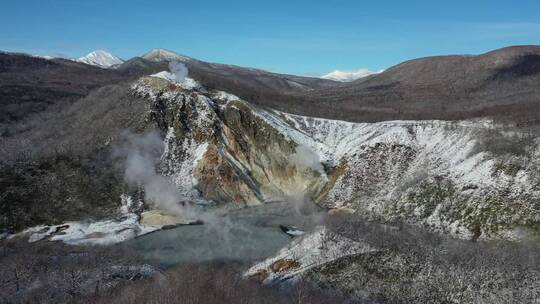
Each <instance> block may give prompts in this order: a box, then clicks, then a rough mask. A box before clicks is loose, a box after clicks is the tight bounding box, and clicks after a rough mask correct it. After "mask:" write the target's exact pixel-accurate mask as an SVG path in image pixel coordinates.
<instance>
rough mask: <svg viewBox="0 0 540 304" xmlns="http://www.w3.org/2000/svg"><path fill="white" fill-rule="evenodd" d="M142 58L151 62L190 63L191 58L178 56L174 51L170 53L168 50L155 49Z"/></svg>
mask: <svg viewBox="0 0 540 304" xmlns="http://www.w3.org/2000/svg"><path fill="white" fill-rule="evenodd" d="M142 58H144V59H146V60H150V61H156V62H159V61H172V60H177V61H190V60H191V58H189V57H186V56H183V55H180V54H177V53H175V52H173V51H169V50H166V49H153V50H151V51H150V52H148V53H146V54H144V55H143V56H142Z"/></svg>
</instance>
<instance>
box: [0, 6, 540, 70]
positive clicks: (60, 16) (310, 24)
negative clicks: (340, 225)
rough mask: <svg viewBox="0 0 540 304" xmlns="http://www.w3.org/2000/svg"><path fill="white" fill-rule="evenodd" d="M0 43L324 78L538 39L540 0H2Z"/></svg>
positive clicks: (11, 48) (40, 51)
mask: <svg viewBox="0 0 540 304" xmlns="http://www.w3.org/2000/svg"><path fill="white" fill-rule="evenodd" d="M2 2H3V3H2V5H1V11H0V28H1V30H0V49H1V50H8V51H22V52H28V53H33V54H43V55H63V56H68V57H79V56H81V55H84V54H86V53H88V52H90V51H92V50H94V49H105V50H107V51H110V52H112V53H113V54H116V55H118V56H120V57H122V58H130V57H132V56H137V55H141V54H143V53H144V52H146V51H148V50H149V49H151V48H156V47H161V48H167V49H171V50H174V51H176V52H178V53H181V54H185V55H188V56H192V57H195V58H198V59H202V60H207V61H212V62H221V63H230V64H238V65H242V66H251V67H259V68H263V69H267V70H271V71H277V72H287V73H295V74H303V75H320V74H323V73H326V72H329V71H331V70H334V69H342V70H351V69H358V68H369V69H371V70H379V69H383V68H387V67H389V66H392V65H394V64H397V63H399V62H402V61H404V60H407V59H412V58H417V57H422V56H429V55H442V54H478V53H482V52H485V51H488V50H491V49H495V48H499V47H503V46H508V45H516V44H540V1H538V0H536V1H532V0H524V1H519V2H518V1H508V0H506V1H497V0H495V1H494V0H492V1H483V0H475V1H472V0H469V1H461V0H454V1H436V0H431V1H428V0H409V1H374V0H373V1H324V2H323V1H320V2H316V1H314V0H297V1H296V0H289V1H270V0H268V1H255V0H252V1H234V0H231V1H225V0H223V1H203V0H199V1H151V0H144V1H141V0H130V1H127V0H126V1H113V0H109V1H105V0H91V1H80V0H69V1H68V0H34V1H29V0H18V1H2Z"/></svg>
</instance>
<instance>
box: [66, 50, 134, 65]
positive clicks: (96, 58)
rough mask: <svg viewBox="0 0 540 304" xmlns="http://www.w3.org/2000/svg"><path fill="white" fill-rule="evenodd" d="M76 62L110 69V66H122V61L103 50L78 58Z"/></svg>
mask: <svg viewBox="0 0 540 304" xmlns="http://www.w3.org/2000/svg"><path fill="white" fill-rule="evenodd" d="M76 61H78V62H82V63H86V64H90V65H95V66H98V67H102V68H110V67H111V66H114V65H118V64H122V63H123V62H124V60H122V59H120V58H118V57H116V56H114V55H113V54H111V53H109V52H106V51H103V50H96V51H93V52H91V53H89V54H88V55H86V56H83V57H80V58H78V59H77V60H76Z"/></svg>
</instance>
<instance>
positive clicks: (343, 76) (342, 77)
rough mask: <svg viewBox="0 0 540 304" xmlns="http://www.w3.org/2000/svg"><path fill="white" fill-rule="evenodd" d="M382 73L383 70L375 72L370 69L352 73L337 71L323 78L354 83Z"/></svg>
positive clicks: (352, 71) (351, 71)
mask: <svg viewBox="0 0 540 304" xmlns="http://www.w3.org/2000/svg"><path fill="white" fill-rule="evenodd" d="M382 71H383V70H380V71H377V72H375V71H371V70H368V69H358V70H350V71H340V70H335V71H333V72H330V73H328V74H326V75H323V76H321V78H324V79H330V80H336V81H343V82H348V81H353V80H356V79H360V78H363V77H366V76H370V75H373V74H378V73H380V72H382Z"/></svg>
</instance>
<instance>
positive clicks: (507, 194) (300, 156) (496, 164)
mask: <svg viewBox="0 0 540 304" xmlns="http://www.w3.org/2000/svg"><path fill="white" fill-rule="evenodd" d="M132 90H133V93H134V94H136V95H137V96H139V97H145V98H146V99H147V100H148V102H149V105H150V109H151V111H150V112H149V118H150V122H151V123H153V124H154V125H155V126H156V127H157V128H159V129H160V130H161V131H162V132H163V133H164V134H166V137H165V145H166V148H165V152H164V154H163V156H162V159H161V172H162V174H164V175H167V176H171V177H172V179H173V180H174V182H175V183H176V185H177V186H178V188H179V189H181V191H182V193H184V194H185V196H186V197H188V198H189V199H190V200H194V201H197V200H206V201H212V202H214V203H215V204H217V205H219V206H227V207H243V206H250V205H254V204H260V203H264V202H266V201H273V200H294V199H298V198H302V199H306V198H307V199H311V200H313V201H315V202H316V203H318V204H320V205H323V206H325V207H328V208H342V209H347V210H355V211H356V214H359V215H361V216H365V217H368V218H373V219H377V220H381V221H392V220H401V221H406V222H409V223H413V224H416V225H421V226H425V227H426V228H428V229H430V230H433V231H439V232H445V233H451V234H454V235H459V236H461V237H465V238H473V239H476V238H492V237H505V238H514V237H522V236H524V235H529V234H531V233H532V234H537V233H538V231H539V230H540V229H539V223H540V206H539V203H538V202H539V198H540V192H539V190H540V187H539V185H540V183H539V181H540V179H539V176H538V173H537V172H539V171H538V168H540V164H539V163H538V161H537V159H538V157H537V156H538V154H539V152H540V149H539V147H540V145H539V141H538V138H537V137H535V136H533V135H531V134H525V133H523V132H521V131H520V130H517V129H508V128H503V126H499V125H496V124H494V123H492V122H490V121H457V122H445V121H391V122H381V123H349V122H343V121H336V120H328V119H319V118H310V117H305V116H297V115H291V114H287V113H282V112H277V111H273V110H267V109H260V108H257V107H255V106H253V105H251V104H249V103H247V102H245V101H243V100H240V99H239V98H237V97H235V96H233V95H230V94H227V93H224V92H219V91H218V92H216V91H209V90H206V89H205V88H202V87H200V86H199V87H194V88H193V87H192V88H186V87H183V86H182V85H181V84H177V83H173V82H169V81H167V80H164V79H160V78H155V77H147V78H143V79H141V80H139V81H138V82H137V83H136V84H135V85H134V86H133V87H132Z"/></svg>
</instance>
